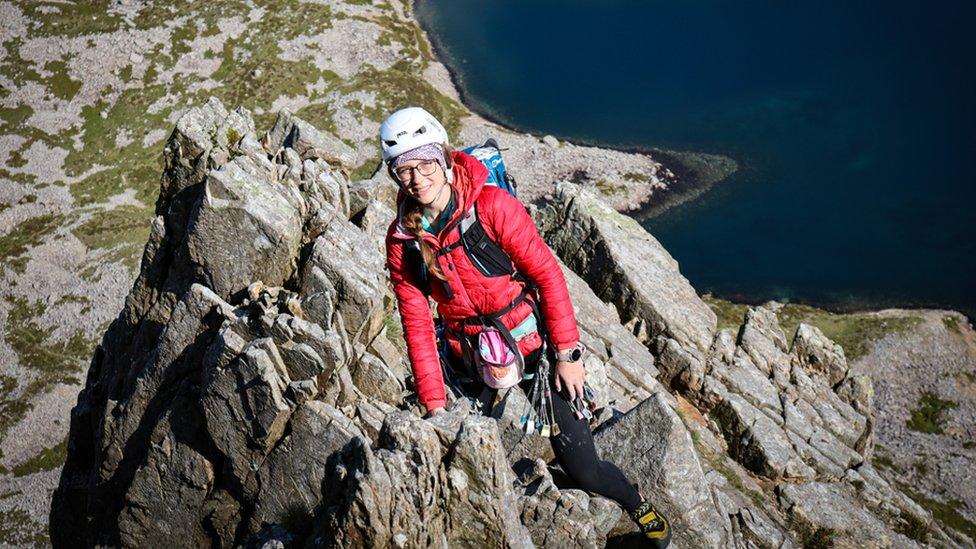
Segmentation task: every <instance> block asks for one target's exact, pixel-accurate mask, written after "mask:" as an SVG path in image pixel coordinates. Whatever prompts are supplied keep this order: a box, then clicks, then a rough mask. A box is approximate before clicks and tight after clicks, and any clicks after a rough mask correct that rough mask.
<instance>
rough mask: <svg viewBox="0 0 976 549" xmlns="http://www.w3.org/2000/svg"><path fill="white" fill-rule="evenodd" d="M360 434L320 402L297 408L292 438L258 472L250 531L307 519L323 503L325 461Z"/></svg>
mask: <svg viewBox="0 0 976 549" xmlns="http://www.w3.org/2000/svg"><path fill="white" fill-rule="evenodd" d="M364 436H365V435H363V433H362V431H360V429H359V427H357V426H356V424H355V423H354V422H353V421H352V420H350V419H349V418H347V417H346V416H345V415H343V414H342V413H341V412H339V411H338V410H336V409H335V408H333V407H331V406H329V405H327V404H325V403H322V402H319V401H314V400H313V401H310V402H308V403H306V404H305V405H303V406H301V407H299V408H298V409H297V410H296V411H295V413H294V416H293V417H292V420H291V434H289V435H288V436H287V437H286V438H285V440H284V441H282V443H281V444H280V445H278V446H277V447H276V448H275V449H274V451H273V452H272V453H271V455H269V456H268V458H267V459H266V460H265V462H264V465H263V466H262V468H261V469H260V470H259V471H258V474H257V483H258V486H259V488H258V493H257V498H256V500H255V504H254V513H253V514H252V515H251V525H250V530H251V531H256V530H260V528H261V527H265V526H269V525H273V524H284V523H290V524H296V523H301V522H302V521H303V518H304V520H305V521H309V520H310V519H311V518H312V515H313V514H314V512H315V511H316V508H317V507H318V505H319V504H320V503H321V501H322V482H323V481H324V480H325V478H326V476H327V474H328V470H329V460H330V458H331V457H332V455H333V454H335V453H336V452H338V451H340V450H342V449H343V448H344V447H345V446H346V445H347V444H349V442H350V441H351V440H352V439H353V438H357V437H358V438H363V437H364Z"/></svg>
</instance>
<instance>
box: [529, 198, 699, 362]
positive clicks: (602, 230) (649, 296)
mask: <svg viewBox="0 0 976 549" xmlns="http://www.w3.org/2000/svg"><path fill="white" fill-rule="evenodd" d="M540 225H541V230H542V232H543V236H544V238H545V239H546V242H548V243H549V245H550V246H552V248H553V249H554V250H556V252H557V253H558V254H559V256H560V257H561V258H562V259H563V261H565V262H566V264H567V265H568V266H569V267H570V268H571V269H572V270H573V271H575V272H576V273H578V274H579V275H580V276H581V277H582V278H583V279H584V280H586V281H587V283H588V284H589V285H590V286H591V287H592V288H593V289H594V291H595V292H596V294H597V295H598V296H600V298H601V299H603V300H604V301H607V302H612V303H613V304H614V305H616V307H617V311H618V312H619V313H620V315H621V319H622V320H623V321H624V322H625V323H630V322H636V323H637V326H636V328H638V332H639V333H643V334H646V336H645V341H650V340H651V339H653V338H654V337H655V336H657V335H665V336H667V337H671V338H673V339H675V340H677V341H678V342H679V343H681V344H682V345H683V346H687V347H692V348H697V349H700V350H703V351H704V350H706V349H708V347H709V345H710V344H711V342H712V333H713V332H714V331H715V325H716V319H715V313H713V312H712V310H711V309H709V308H708V306H707V305H705V303H704V302H702V300H701V299H699V297H698V294H697V293H695V290H694V288H692V287H691V285H690V284H689V283H688V281H687V279H685V278H684V277H683V276H681V273H679V272H678V264H677V262H676V261H675V260H674V259H673V258H671V256H670V254H668V252H667V251H666V250H665V249H664V248H663V247H662V246H661V244H660V243H659V242H658V241H657V240H655V239H654V237H652V236H651V235H649V234H647V232H646V231H644V229H643V228H641V226H640V225H638V224H637V222H636V221H634V220H633V219H631V218H629V217H626V216H624V215H622V214H620V213H618V212H617V211H616V210H614V209H612V208H610V207H609V206H608V205H607V204H606V203H604V202H602V201H601V200H599V199H598V198H597V197H596V196H595V195H593V194H591V193H590V192H589V191H586V190H584V189H581V188H580V187H578V186H576V185H573V184H572V183H567V182H561V183H559V184H558V185H557V187H556V197H555V199H554V200H553V201H552V202H551V203H550V204H549V205H548V206H547V207H546V209H545V210H543V212H542V219H541V222H540Z"/></svg>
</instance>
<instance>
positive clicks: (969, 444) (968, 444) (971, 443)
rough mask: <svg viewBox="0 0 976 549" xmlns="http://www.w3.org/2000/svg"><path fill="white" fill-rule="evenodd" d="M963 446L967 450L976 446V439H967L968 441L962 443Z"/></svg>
mask: <svg viewBox="0 0 976 549" xmlns="http://www.w3.org/2000/svg"><path fill="white" fill-rule="evenodd" d="M962 447H963V448H965V449H967V450H972V449H973V448H976V441H972V440H967V441H966V442H963V443H962Z"/></svg>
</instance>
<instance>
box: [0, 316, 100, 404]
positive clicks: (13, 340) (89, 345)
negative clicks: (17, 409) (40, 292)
mask: <svg viewBox="0 0 976 549" xmlns="http://www.w3.org/2000/svg"><path fill="white" fill-rule="evenodd" d="M7 300H8V302H9V303H10V305H11V308H10V313H9V314H8V315H7V323H6V326H5V329H6V341H7V344H8V345H10V346H11V347H12V348H13V350H14V351H16V353H17V356H18V358H19V359H20V364H21V365H22V366H23V367H26V368H29V369H31V370H33V371H34V373H35V374H36V376H37V377H36V378H35V379H34V381H33V382H31V384H30V385H29V386H28V387H27V389H25V391H24V393H25V394H24V395H21V399H25V398H26V397H27V396H32V395H34V394H38V393H40V392H43V391H44V390H45V389H47V388H48V387H50V386H51V385H54V384H56V383H79V379H78V378H77V375H78V374H79V373H80V372H82V371H83V370H84V368H85V366H86V365H87V362H88V359H89V358H90V357H91V354H92V352H93V350H94V348H95V344H94V342H93V341H90V340H88V339H87V338H86V337H85V336H84V334H81V333H76V334H75V335H73V336H71V337H70V338H69V339H68V340H67V341H64V342H60V341H50V340H49V337H48V333H47V330H45V329H43V328H41V327H40V326H38V325H37V323H36V322H35V320H34V319H35V318H37V317H39V316H40V315H42V314H43V313H44V304H43V303H41V302H36V303H33V304H31V303H29V302H27V301H26V300H24V299H19V298H7Z"/></svg>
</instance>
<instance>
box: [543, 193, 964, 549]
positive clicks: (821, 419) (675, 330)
mask: <svg viewBox="0 0 976 549" xmlns="http://www.w3.org/2000/svg"><path fill="white" fill-rule="evenodd" d="M537 217H538V219H539V220H540V224H541V225H542V226H543V227H544V229H545V234H546V237H547V242H549V243H550V245H552V246H553V249H554V250H556V251H558V252H559V254H560V256H561V257H562V258H563V260H565V261H566V262H567V264H568V265H570V266H571V267H573V268H574V269H575V270H578V271H579V272H580V274H581V275H582V276H583V277H584V278H586V279H587V281H588V282H590V284H591V285H593V286H594V288H596V289H597V291H598V292H600V291H601V289H602V293H601V294H600V295H601V296H603V297H605V298H606V299H607V300H609V301H612V302H613V304H614V305H615V306H616V307H617V309H618V310H619V311H620V314H621V316H622V317H624V318H631V319H635V320H632V322H631V324H632V325H633V327H634V331H635V333H637V334H639V335H640V336H642V340H643V342H644V343H645V344H646V345H647V346H648V348H649V349H650V350H651V351H652V352H653V354H654V356H655V364H656V366H657V369H658V370H659V376H658V379H659V380H660V381H661V382H662V383H663V384H664V385H665V386H667V387H669V388H672V389H674V390H676V391H677V392H678V393H679V394H681V395H682V396H683V397H684V398H686V399H687V400H688V401H690V403H691V404H693V405H694V413H695V414H704V415H703V416H700V422H701V424H702V425H701V426H700V427H699V428H698V429H693V432H694V433H695V434H696V435H698V440H699V446H700V448H698V454H699V455H702V456H703V457H705V456H707V458H708V459H704V460H702V462H701V463H702V465H703V467H704V478H706V479H709V482H705V483H703V484H711V490H712V494H713V496H714V501H715V502H717V503H718V505H717V507H718V509H719V512H720V514H724V515H725V516H726V517H728V519H727V520H728V522H727V523H726V531H727V532H728V533H730V534H731V535H730V538H731V539H736V540H740V541H743V540H752V542H761V544H768V545H773V546H779V545H780V544H782V543H783V542H784V540H788V539H789V534H788V532H787V531H789V530H792V533H793V535H801V537H802V535H805V534H806V533H808V531H812V532H816V531H818V529H821V531H823V532H828V531H829V532H831V535H832V536H835V537H836V538H837V539H849V540H852V543H853V542H857V543H860V542H862V541H863V540H866V539H872V540H874V541H872V543H874V544H876V545H879V546H901V545H902V544H903V543H904V542H906V540H908V538H905V537H904V536H900V535H898V534H897V533H896V532H895V530H896V529H898V530H905V529H906V528H907V526H906V525H917V524H923V525H924V527H923V528H922V529H923V530H924V529H931V531H932V532H933V535H935V536H938V537H939V539H940V540H942V541H945V540H947V539H948V538H945V536H944V535H943V534H941V532H938V531H937V529H935V528H934V526H932V525H931V524H928V523H929V522H930V520H931V517H930V515H928V513H926V512H925V511H924V510H922V509H921V508H920V507H919V506H918V505H916V504H915V503H914V502H912V501H911V500H910V499H909V498H907V497H905V496H904V495H903V494H901V493H900V492H899V491H898V490H897V489H895V488H894V487H893V485H892V484H890V483H888V482H887V481H885V480H884V479H883V478H882V477H881V476H880V475H878V474H877V472H876V471H874V469H873V467H872V466H871V464H870V462H869V460H868V458H869V457H870V455H871V451H872V447H873V437H872V424H873V417H872V407H871V403H870V401H871V395H872V390H871V382H870V379H869V378H866V377H864V376H856V375H853V374H852V373H851V372H850V369H849V367H848V364H847V360H846V358H845V356H844V351H843V349H842V348H841V347H840V346H839V345H837V344H836V343H834V342H832V341H830V340H829V339H828V338H827V337H825V336H824V335H823V333H822V332H820V330H818V329H817V328H815V327H813V326H810V325H806V324H800V325H799V327H798V328H797V330H796V333H795V334H793V335H792V337H791V338H788V337H787V335H786V334H785V333H784V332H783V330H782V329H781V327H780V325H779V321H778V319H777V316H776V312H775V311H774V310H772V309H770V308H765V307H752V308H750V309H749V310H748V312H747V313H746V315H745V318H744V322H743V324H742V327H741V328H740V330H739V333H738V334H733V333H732V332H730V331H728V330H721V331H719V332H718V333H715V334H714V336H712V335H711V334H712V332H713V331H714V327H715V324H714V316H711V315H709V314H706V313H704V312H703V311H705V310H708V308H707V306H706V305H705V304H704V303H703V302H702V301H701V300H700V299H699V298H698V296H697V295H696V294H695V293H694V290H693V289H692V288H691V287H690V286H689V285H688V284H687V281H685V280H684V278H682V277H680V275H678V276H672V275H670V274H668V273H673V274H675V275H676V274H677V266H676V264H675V263H674V260H673V259H671V258H670V256H668V255H667V252H666V251H664V250H663V248H661V247H660V245H659V244H658V243H657V242H656V241H655V240H654V239H653V238H652V237H650V236H648V235H646V233H644V231H643V229H641V228H640V227H639V226H637V225H636V224H635V223H634V222H633V221H632V220H630V219H629V218H626V217H624V216H622V215H620V214H619V213H617V212H615V211H613V210H612V209H610V208H608V207H606V206H605V205H603V204H601V203H600V201H599V200H598V199H596V198H595V197H594V196H593V195H591V194H590V193H589V192H588V191H586V190H584V189H581V188H580V187H578V186H576V185H573V184H571V183H565V182H564V183H560V184H559V185H558V186H557V192H556V196H555V198H554V199H553V200H552V201H550V202H549V203H548V204H547V205H546V208H545V210H543V211H542V212H540V214H538V216H537ZM570 234H573V235H574V236H573V237H570V236H568V235H570ZM608 273H609V275H608ZM610 280H613V281H614V282H613V283H611V282H610ZM619 285H622V286H623V288H620V287H619ZM709 312H710V311H709ZM644 326H647V327H649V328H648V330H647V331H645V329H644ZM706 341H707V343H705V342H706ZM652 400H653V399H651V400H648V401H647V402H645V403H644V404H642V405H641V407H640V409H643V408H645V407H646V406H648V403H649V402H651V401H652ZM659 408H661V406H659ZM635 412H637V410H635V411H634V412H631V414H634V413H635ZM706 426H707V427H708V428H709V429H710V431H709V430H706V429H705V428H704V427H706ZM713 433H714V434H717V435H719V436H718V437H713V436H711V435H712V434H713ZM704 435H707V436H704ZM645 436H647V435H645ZM620 447H621V442H618V443H615V444H611V445H608V446H607V449H608V450H609V451H611V452H613V451H616V450H618V449H619V448H620ZM622 453H623V454H624V455H629V456H633V455H635V454H638V453H639V452H631V451H628V450H624V451H623V452H622ZM725 454H727V455H728V456H729V457H730V458H731V459H732V460H734V461H735V462H736V464H737V466H741V467H742V468H743V469H742V470H741V471H735V470H729V467H728V465H727V463H725V462H724V458H720V457H718V456H721V455H725ZM685 461H686V462H687V460H685ZM648 469H652V470H655V471H657V470H658V469H656V468H653V467H648ZM664 469H665V470H667V469H668V467H664ZM671 470H675V468H674V466H671ZM716 471H717V472H720V473H722V474H721V475H718V474H714V473H716ZM628 472H630V471H628ZM632 474H634V476H635V477H636V476H639V473H638V472H637V471H633V473H632ZM747 476H750V477H751V476H755V477H758V478H760V479H764V481H765V482H772V483H774V485H775V486H776V487H777V488H775V491H776V493H777V495H778V499H777V503H778V505H777V506H773V507H772V508H766V509H759V508H757V507H756V506H755V505H754V504H753V505H749V504H748V502H746V501H743V500H741V499H739V496H740V495H741V493H742V492H743V490H736V491H731V493H730V491H729V490H728V489H727V488H728V484H727V483H726V482H725V479H730V478H731V479H732V483H733V484H742V483H744V482H745V481H747V480H748V479H747V478H746V477H747ZM720 477H725V479H722V478H720ZM807 483H812V484H807ZM666 485H667V483H665V486H666ZM806 486H811V488H809V489H807V488H805V487H806ZM824 486H826V487H828V488H823V487H824ZM855 486H856V487H858V488H857V491H858V493H860V494H863V493H864V492H865V491H867V492H870V493H872V494H873V497H872V498H866V499H861V500H857V499H851V498H848V499H845V498H841V497H839V496H838V499H837V501H838V502H840V504H837V505H838V508H837V510H836V511H833V512H831V513H826V514H825V513H821V512H814V511H812V510H813V509H815V508H816V504H815V503H814V501H816V500H817V498H818V497H821V496H822V493H823V492H824V490H827V491H837V490H840V492H837V493H838V494H840V493H845V494H846V493H847V492H849V491H853V490H855V488H854V487H855ZM817 487H820V488H817ZM756 488H759V487H758V486H756ZM760 490H761V489H760ZM744 491H745V492H748V493H750V496H751V497H750V499H755V498H756V497H759V493H760V492H757V491H753V490H744ZM706 492H707V490H706ZM734 492H739V494H736V493H734ZM682 493H684V494H689V493H692V491H691V490H690V489H689V488H688V487H686V489H685V490H684V491H683V492H682ZM784 494H788V496H784ZM800 494H806V495H807V496H808V497H805V496H801V495H800ZM791 498H792V499H791ZM764 499H765V497H764ZM700 500H701V501H704V498H700ZM800 500H802V503H799V501H800ZM723 502H724V504H723ZM845 505H846V507H845ZM692 508H693V506H691V505H685V507H684V508H682V509H680V510H677V511H678V512H677V514H678V516H692V515H693V512H692V511H691V509H692ZM703 508H707V509H708V511H707V512H713V511H714V508H713V507H712V506H711V505H705V506H704V507H703ZM736 508H738V510H736ZM723 511H724V513H723ZM806 511H809V512H806ZM844 513H846V514H847V516H848V517H871V518H870V520H867V519H866V518H865V519H864V523H865V530H864V531H862V532H854V529H853V528H852V527H851V524H856V523H858V521H859V520H860V519H850V520H851V521H852V522H838V521H837V520H835V519H837V517H839V516H841V515H843V514H844ZM723 520H726V519H723ZM689 529H690V530H693V527H691V528H689ZM811 529H812V530H811ZM872 529H875V530H878V529H880V530H884V531H885V535H872V534H867V533H866V532H871V531H872ZM880 530H879V531H880ZM709 534H710V532H705V533H704V535H705V536H708V535H709ZM719 539H725V538H717V537H712V538H709V537H704V538H702V543H705V544H708V545H715V544H721V543H728V542H727V541H725V542H720V541H718V540H719ZM908 542H910V543H911V540H908ZM803 543H806V542H803Z"/></svg>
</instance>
